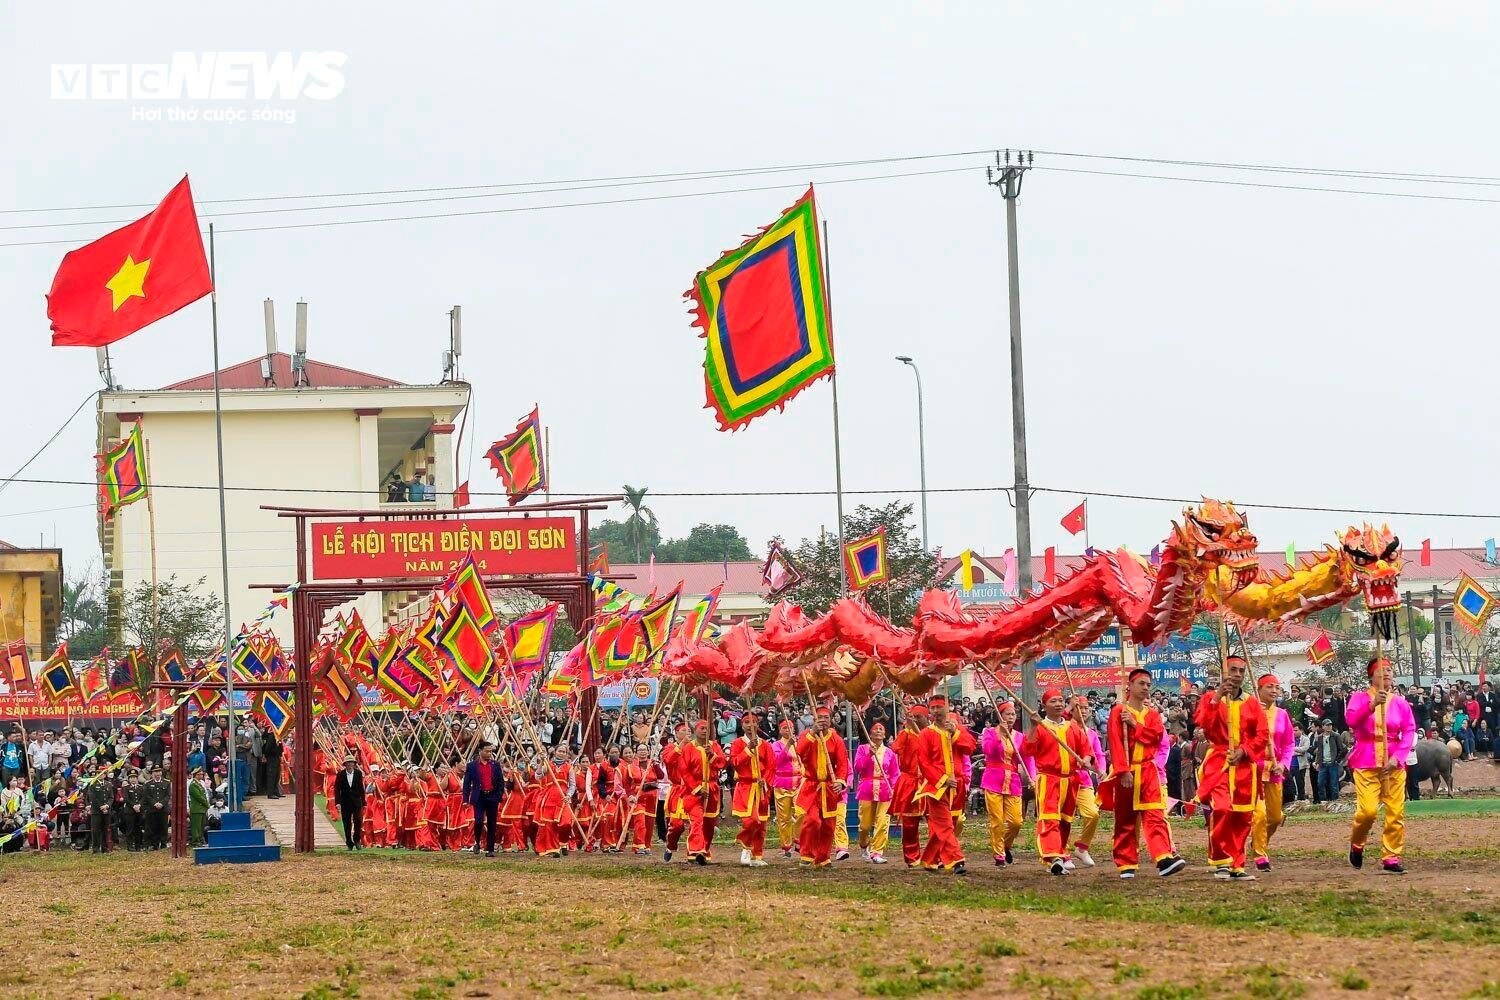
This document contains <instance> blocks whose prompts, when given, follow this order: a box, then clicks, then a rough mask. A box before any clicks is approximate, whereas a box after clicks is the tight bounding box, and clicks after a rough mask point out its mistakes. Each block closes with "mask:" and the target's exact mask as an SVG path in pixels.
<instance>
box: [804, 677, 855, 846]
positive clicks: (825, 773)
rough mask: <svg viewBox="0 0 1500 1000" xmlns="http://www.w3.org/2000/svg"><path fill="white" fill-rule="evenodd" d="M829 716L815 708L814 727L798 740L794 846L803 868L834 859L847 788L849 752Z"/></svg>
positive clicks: (825, 709) (823, 708) (820, 707)
mask: <svg viewBox="0 0 1500 1000" xmlns="http://www.w3.org/2000/svg"><path fill="white" fill-rule="evenodd" d="M830 718H831V716H830V714H829V711H828V709H827V707H825V706H822V705H820V706H818V709H817V711H816V713H815V714H814V719H815V720H816V721H815V722H814V725H813V728H812V729H809V730H808V731H807V732H805V733H803V734H802V736H801V737H800V738H798V740H797V759H798V760H800V761H801V762H802V787H801V788H799V789H798V791H797V807H798V808H799V809H800V810H801V811H802V828H801V830H800V832H799V833H798V834H797V843H798V845H799V847H800V849H801V851H802V858H801V860H800V861H799V862H798V864H799V866H800V867H803V868H826V867H827V866H828V865H829V864H831V863H832V858H833V828H834V824H836V823H838V822H840V821H841V820H842V819H843V810H844V792H845V790H846V789H847V788H848V787H849V752H848V750H847V749H846V748H845V747H844V740H843V738H842V737H840V736H839V734H838V733H836V732H834V731H833V728H832V726H831V724H830V721H829V720H830Z"/></svg>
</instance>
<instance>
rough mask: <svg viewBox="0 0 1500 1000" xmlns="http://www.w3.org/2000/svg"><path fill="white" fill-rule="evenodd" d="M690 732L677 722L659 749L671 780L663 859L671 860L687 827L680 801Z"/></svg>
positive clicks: (686, 817) (686, 725) (685, 725)
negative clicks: (668, 737)
mask: <svg viewBox="0 0 1500 1000" xmlns="http://www.w3.org/2000/svg"><path fill="white" fill-rule="evenodd" d="M690 732H691V730H690V729H689V728H688V724H687V723H686V722H679V723H678V724H677V725H676V727H675V728H674V729H673V731H672V741H671V742H670V743H668V744H667V745H666V746H665V747H663V748H662V751H661V763H662V768H663V769H664V770H665V771H666V773H667V777H668V779H669V780H670V781H671V782H672V787H671V789H670V790H669V791H668V792H667V805H666V814H667V842H666V844H665V849H664V850H663V851H662V854H661V859H662V860H663V861H671V860H672V855H673V854H675V853H677V845H678V844H679V843H681V842H682V831H683V830H686V829H687V824H688V814H687V810H686V809H685V808H684V807H683V803H682V798H683V794H682V790H683V782H682V752H683V751H684V750H685V749H687V747H688V744H689V743H691V742H692V741H691V739H690V738H689V733H690Z"/></svg>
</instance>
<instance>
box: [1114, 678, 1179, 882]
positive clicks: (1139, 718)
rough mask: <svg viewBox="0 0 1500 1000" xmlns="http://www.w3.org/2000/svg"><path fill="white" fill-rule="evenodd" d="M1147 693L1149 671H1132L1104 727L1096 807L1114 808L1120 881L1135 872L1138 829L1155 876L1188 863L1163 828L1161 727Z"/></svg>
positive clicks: (1116, 861) (1149, 679)
mask: <svg viewBox="0 0 1500 1000" xmlns="http://www.w3.org/2000/svg"><path fill="white" fill-rule="evenodd" d="M1150 694H1151V671H1149V670H1144V669H1142V668H1140V667H1136V668H1135V669H1134V670H1132V671H1131V672H1130V678H1129V680H1128V681H1127V684H1126V691H1125V701H1124V702H1123V703H1122V704H1119V705H1116V706H1115V707H1114V708H1112V709H1110V710H1109V722H1108V724H1107V725H1106V726H1105V729H1106V730H1107V738H1108V740H1109V759H1110V770H1109V777H1108V778H1106V779H1105V780H1104V781H1103V782H1101V783H1100V785H1099V796H1100V798H1099V806H1100V808H1101V809H1109V808H1111V807H1113V809H1114V813H1115V843H1114V855H1115V867H1116V868H1117V869H1119V872H1120V877H1121V878H1135V873H1136V869H1137V868H1139V867H1140V853H1139V852H1140V844H1139V843H1138V840H1139V837H1138V827H1140V828H1143V829H1144V832H1145V835H1146V849H1147V850H1148V851H1150V852H1151V860H1153V861H1155V862H1156V873H1157V874H1158V875H1161V876H1166V875H1172V874H1175V873H1177V872H1179V871H1181V870H1182V869H1183V866H1185V865H1186V864H1187V862H1186V861H1184V860H1183V859H1182V858H1181V857H1179V856H1178V854H1177V849H1176V848H1175V847H1173V846H1172V831H1171V830H1170V829H1168V827H1167V819H1166V814H1167V793H1166V791H1165V789H1163V788H1162V783H1161V772H1160V771H1159V770H1158V769H1157V766H1156V752H1157V750H1158V749H1159V748H1160V747H1161V741H1162V737H1163V736H1165V735H1166V727H1165V724H1164V723H1163V722H1162V718H1161V713H1160V712H1158V711H1157V710H1156V709H1155V708H1154V707H1152V705H1151V702H1150V701H1148V700H1147V698H1148V696H1149V695H1150Z"/></svg>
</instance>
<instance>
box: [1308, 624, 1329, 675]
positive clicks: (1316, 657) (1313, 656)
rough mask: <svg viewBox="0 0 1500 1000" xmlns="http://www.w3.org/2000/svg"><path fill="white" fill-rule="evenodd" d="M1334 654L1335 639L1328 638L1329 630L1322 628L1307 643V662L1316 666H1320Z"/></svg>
mask: <svg viewBox="0 0 1500 1000" xmlns="http://www.w3.org/2000/svg"><path fill="white" fill-rule="evenodd" d="M1333 654H1334V649H1333V640H1331V639H1329V638H1328V633H1327V632H1324V631H1322V630H1321V629H1320V630H1319V631H1318V635H1317V637H1316V638H1315V639H1313V641H1312V642H1310V643H1308V644H1307V662H1308V663H1311V664H1312V665H1313V666H1315V667H1316V666H1320V665H1322V664H1324V663H1327V662H1328V661H1329V660H1330V659H1332V657H1333Z"/></svg>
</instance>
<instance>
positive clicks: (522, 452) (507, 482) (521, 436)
mask: <svg viewBox="0 0 1500 1000" xmlns="http://www.w3.org/2000/svg"><path fill="white" fill-rule="evenodd" d="M538 409H539V407H535V406H533V407H532V408H531V412H530V413H528V414H527V415H526V416H524V417H522V418H521V422H520V423H518V424H516V429H515V430H514V431H512V432H511V433H509V434H507V435H506V436H505V437H503V438H501V439H500V440H499V441H496V442H495V443H494V444H492V445H490V447H489V450H488V451H486V452H485V453H484V457H485V458H487V459H489V460H490V465H492V466H493V467H494V469H495V473H496V474H497V475H498V476H499V477H500V482H501V483H503V484H504V486H505V493H506V496H507V497H508V498H509V500H510V502H511V504H512V505H514V504H518V503H520V502H521V501H522V500H524V499H526V498H527V497H529V496H531V494H533V493H536V492H538V491H540V490H544V489H546V488H547V469H546V467H545V464H544V462H543V460H542V424H541V419H540V417H539V416H538V415H537V411H538Z"/></svg>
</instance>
